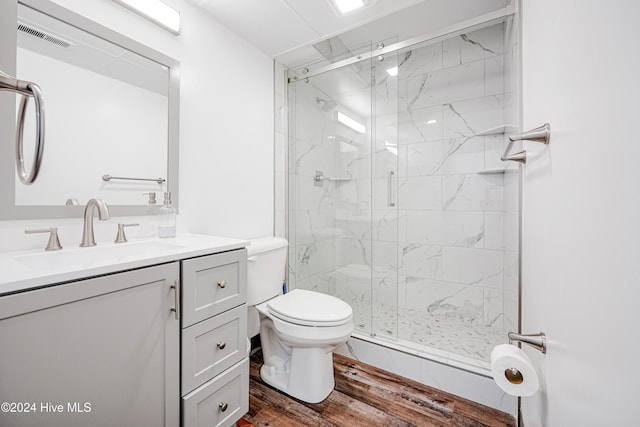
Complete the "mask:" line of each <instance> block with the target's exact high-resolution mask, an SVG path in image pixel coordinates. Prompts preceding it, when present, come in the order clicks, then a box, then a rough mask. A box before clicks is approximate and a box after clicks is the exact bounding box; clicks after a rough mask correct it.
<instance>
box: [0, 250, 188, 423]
mask: <svg viewBox="0 0 640 427" xmlns="http://www.w3.org/2000/svg"><path fill="white" fill-rule="evenodd" d="M179 267H180V264H179V262H172V263H167V264H162V265H157V266H152V267H146V268H140V269H136V270H131V271H126V272H121V273H115V274H107V275H103V276H99V277H95V278H90V279H85V280H77V281H72V282H69V283H64V284H57V285H55V286H50V287H45V288H40V289H36V290H31V291H25V292H20V293H14V294H10V295H5V296H2V297H0V402H10V404H11V405H13V406H12V407H6V406H5V407H3V408H2V411H0V425H1V426H3V427H15V426H47V427H56V426H61V427H63V426H64V427H72V426H83V427H84V426H89V425H92V426H121V427H124V426H130V427H140V426H166V427H175V426H178V425H179V422H180V413H179V410H180V406H179V402H180V400H179V399H180V395H179V370H180V366H179V351H180V343H179V338H180V335H179V331H180V326H179V320H177V319H176V316H175V312H174V311H173V310H174V309H175V308H176V306H175V304H176V301H177V299H176V295H175V292H176V288H175V285H176V283H178V281H179V274H180V271H179ZM5 405H6V404H5Z"/></svg>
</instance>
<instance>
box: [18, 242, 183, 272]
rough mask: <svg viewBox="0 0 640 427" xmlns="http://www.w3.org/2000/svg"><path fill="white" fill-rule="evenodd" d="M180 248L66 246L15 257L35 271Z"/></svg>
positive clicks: (136, 244)
mask: <svg viewBox="0 0 640 427" xmlns="http://www.w3.org/2000/svg"><path fill="white" fill-rule="evenodd" d="M181 248H183V246H180V245H176V244H173V243H168V242H166V243H165V242H158V241H145V242H129V243H122V244H111V245H98V246H93V247H90V248H69V249H67V248H65V249H62V250H61V251H56V252H38V253H34V254H28V255H20V256H16V257H15V258H14V259H15V260H16V261H18V262H19V263H21V264H23V265H25V266H26V267H28V268H29V269H34V270H45V271H51V270H71V269H76V268H84V267H93V266H99V265H105V264H113V263H120V262H123V261H127V260H133V259H137V258H150V257H154V256H158V255H162V254H164V253H167V252H171V251H175V250H178V249H181Z"/></svg>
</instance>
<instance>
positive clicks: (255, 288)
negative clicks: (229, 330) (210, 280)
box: [247, 237, 353, 403]
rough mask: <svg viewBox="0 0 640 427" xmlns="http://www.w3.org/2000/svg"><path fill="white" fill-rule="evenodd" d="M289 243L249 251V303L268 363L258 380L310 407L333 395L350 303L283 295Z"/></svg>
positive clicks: (254, 245)
mask: <svg viewBox="0 0 640 427" xmlns="http://www.w3.org/2000/svg"><path fill="white" fill-rule="evenodd" d="M287 246H288V244H287V241H286V240H285V239H282V238H278V237H266V238H262V239H257V240H252V241H251V246H249V247H248V248H247V251H248V263H247V304H248V305H249V306H255V308H256V310H257V311H258V313H259V316H260V340H261V342H262V356H263V359H264V364H263V365H262V368H261V369H260V376H261V377H262V380H263V381H264V382H266V383H267V384H269V385H271V386H272V387H275V388H276V389H278V390H280V391H282V392H284V393H286V394H288V395H290V396H292V397H295V398H296V399H300V400H302V401H305V402H309V403H317V402H321V401H322V400H324V399H325V398H326V397H327V396H328V395H329V393H331V391H332V390H333V387H334V385H335V382H334V379H333V350H335V349H336V347H338V346H339V345H341V344H344V343H345V342H346V341H347V339H348V338H349V336H351V333H352V332H353V311H352V309H351V306H349V304H347V303H346V302H344V301H342V300H340V299H338V298H335V297H332V296H330V295H326V294H322V293H319V292H312V291H306V290H302V289H295V290H292V291H290V292H288V293H286V294H284V295H282V283H283V280H284V276H285V265H286V259H287Z"/></svg>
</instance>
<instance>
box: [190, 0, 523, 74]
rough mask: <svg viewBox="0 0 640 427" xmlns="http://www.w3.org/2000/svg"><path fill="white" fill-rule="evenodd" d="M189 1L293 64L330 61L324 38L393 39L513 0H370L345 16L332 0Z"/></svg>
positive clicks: (356, 42)
mask: <svg viewBox="0 0 640 427" xmlns="http://www.w3.org/2000/svg"><path fill="white" fill-rule="evenodd" d="M189 1H190V2H191V3H193V4H195V5H197V6H199V7H200V8H202V9H203V10H204V11H205V13H207V14H209V15H211V16H213V17H214V18H215V19H216V20H217V21H219V22H221V23H222V24H223V25H225V26H226V27H227V28H229V29H231V30H232V31H233V32H235V33H236V34H239V35H240V36H241V37H243V38H244V39H245V40H247V41H249V42H250V43H251V44H253V45H255V46H257V47H258V48H260V49H261V50H262V51H264V52H265V53H267V54H268V55H270V56H271V57H273V58H275V59H276V60H277V61H278V62H280V63H282V64H283V65H285V66H287V67H290V68H293V67H297V66H300V65H303V64H309V63H312V62H317V61H322V60H326V59H327V53H326V52H323V51H322V50H323V49H322V45H321V44H319V43H320V42H322V41H325V40H329V39H331V43H332V44H333V45H334V46H335V45H341V46H345V47H347V48H348V49H352V50H353V48H358V47H361V46H363V45H365V44H367V43H377V42H379V41H385V42H386V44H389V43H393V42H396V41H402V40H407V39H409V38H412V37H416V36H419V35H422V34H425V33H427V32H429V31H433V30H434V29H438V28H442V27H445V26H447V25H451V24H454V23H457V22H461V21H463V20H465V19H470V18H473V17H476V16H479V15H482V14H484V13H488V12H491V11H494V10H497V9H499V8H502V7H505V6H506V5H507V4H508V3H510V2H511V1H513V0H371V4H369V5H368V6H366V7H365V8H363V9H360V10H358V11H355V12H352V13H350V14H347V15H344V16H338V14H337V13H336V11H335V9H334V8H333V6H332V5H331V4H330V3H329V0H189ZM338 36H339V37H338ZM338 39H339V40H338ZM336 42H337V43H336ZM314 45H315V46H314Z"/></svg>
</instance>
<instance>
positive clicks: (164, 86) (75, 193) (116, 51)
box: [0, 0, 179, 219]
mask: <svg viewBox="0 0 640 427" xmlns="http://www.w3.org/2000/svg"><path fill="white" fill-rule="evenodd" d="M17 15H18V16H17V22H16V29H17V46H16V75H17V76H19V77H18V78H20V79H21V80H29V81H33V82H36V83H37V84H38V85H39V86H40V87H41V88H42V92H43V95H44V101H45V111H46V134H45V135H46V142H45V149H44V159H43V163H42V168H41V171H40V174H39V176H38V179H37V180H36V182H34V183H33V184H32V185H30V186H24V185H22V184H21V183H20V182H19V180H18V179H16V176H15V173H14V174H13V182H12V183H11V184H10V185H3V186H2V189H1V191H2V192H3V193H5V194H3V197H2V198H1V199H0V202H1V203H2V204H3V206H2V209H0V212H1V216H2V218H3V219H21V218H24V219H26V218H55V217H74V216H79V215H80V214H81V209H82V207H83V206H84V204H85V203H86V202H87V200H89V199H91V198H100V199H103V200H104V201H105V202H107V204H108V205H109V207H110V209H111V212H112V215H143V214H145V213H146V211H147V208H148V201H149V197H148V196H147V195H145V194H144V193H149V192H155V193H157V194H158V199H159V200H160V201H161V200H162V198H161V194H162V192H164V191H171V192H172V199H173V201H174V203H175V202H176V201H177V199H178V194H177V188H178V186H177V176H178V171H177V168H178V159H177V153H178V108H179V92H178V91H179V81H178V62H177V61H175V60H174V59H172V58H169V57H167V56H165V55H163V54H161V53H159V52H157V51H155V50H153V49H150V48H149V47H147V46H144V45H141V44H140V43H138V42H136V41H134V40H131V39H129V38H127V37H124V36H122V35H121V34H118V33H115V32H113V31H111V30H109V29H107V28H105V27H103V26H101V25H99V24H97V23H95V22H93V21H90V20H88V19H86V18H84V17H82V16H80V15H77V14H75V13H73V12H71V11H69V10H68V9H65V8H62V7H60V6H58V5H56V4H54V3H51V2H49V1H43V0H20V1H19V4H18V12H17ZM3 31H4V30H3ZM32 108H33V106H30V107H29V110H28V111H27V121H26V124H25V135H24V141H25V154H24V155H25V158H31V157H30V156H31V153H29V147H30V146H31V145H32V144H31V143H30V141H33V140H34V138H35V115H34V114H33V111H32ZM12 113H13V114H15V112H12ZM3 157H7V156H3ZM0 161H2V162H4V163H5V164H4V165H3V166H4V168H10V169H11V170H13V158H12V157H11V158H3V159H2V160H0ZM109 177H110V179H109ZM5 205H6V206H5ZM74 205H76V206H74Z"/></svg>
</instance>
